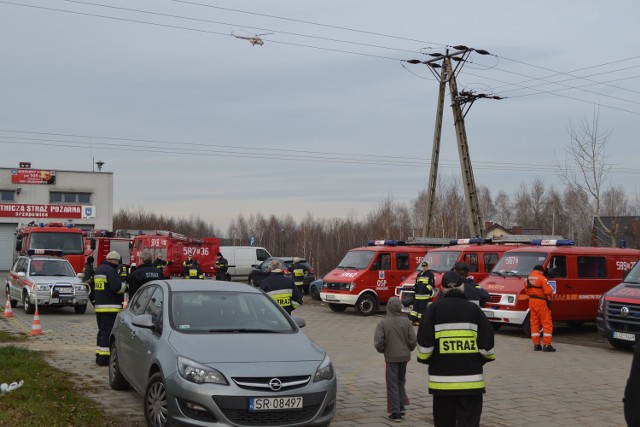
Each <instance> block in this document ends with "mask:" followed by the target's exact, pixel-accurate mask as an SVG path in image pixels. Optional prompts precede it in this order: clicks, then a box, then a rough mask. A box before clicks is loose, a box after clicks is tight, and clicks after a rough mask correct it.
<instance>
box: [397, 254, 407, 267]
mask: <svg viewBox="0 0 640 427" xmlns="http://www.w3.org/2000/svg"><path fill="white" fill-rule="evenodd" d="M396 268H397V269H398V270H409V254H397V255H396Z"/></svg>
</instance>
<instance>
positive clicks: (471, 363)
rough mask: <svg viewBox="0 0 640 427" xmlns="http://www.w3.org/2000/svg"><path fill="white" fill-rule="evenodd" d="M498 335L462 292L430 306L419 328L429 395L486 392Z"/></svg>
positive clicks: (457, 291)
mask: <svg viewBox="0 0 640 427" xmlns="http://www.w3.org/2000/svg"><path fill="white" fill-rule="evenodd" d="M493 347H494V333H493V327H492V326H491V323H490V322H489V320H488V319H487V317H486V316H485V315H484V313H483V312H482V310H481V309H480V307H478V306H477V305H475V304H473V303H472V302H470V301H468V300H467V299H466V297H465V295H464V293H463V292H462V291H460V290H458V289H453V290H450V291H448V292H446V293H445V294H444V295H443V297H442V298H440V299H439V300H438V301H436V302H435V303H432V304H431V305H429V307H427V310H426V311H425V312H424V315H423V316H422V320H421V322H420V327H419V328H418V362H420V363H426V364H428V365H429V382H428V385H429V393H431V394H438V395H468V394H482V393H484V392H485V383H484V377H483V368H482V366H483V365H484V363H486V362H489V361H492V360H494V359H495V354H494V349H493Z"/></svg>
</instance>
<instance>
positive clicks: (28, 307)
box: [22, 292, 36, 314]
mask: <svg viewBox="0 0 640 427" xmlns="http://www.w3.org/2000/svg"><path fill="white" fill-rule="evenodd" d="M22 305H24V312H25V313H27V314H33V313H35V312H36V306H35V305H34V304H31V300H30V299H29V295H28V294H27V293H26V292H25V293H24V294H22Z"/></svg>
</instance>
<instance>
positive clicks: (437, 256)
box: [396, 238, 531, 312]
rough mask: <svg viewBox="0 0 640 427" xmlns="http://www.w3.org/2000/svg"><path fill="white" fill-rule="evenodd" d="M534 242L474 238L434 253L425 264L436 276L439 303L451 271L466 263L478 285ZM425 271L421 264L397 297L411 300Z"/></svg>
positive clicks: (406, 280) (432, 252) (404, 308)
mask: <svg viewBox="0 0 640 427" xmlns="http://www.w3.org/2000/svg"><path fill="white" fill-rule="evenodd" d="M530 242H531V239H514V240H506V239H503V240H500V241H496V242H495V243H494V241H493V240H492V239H483V238H472V239H456V240H451V241H449V245H448V246H445V247H441V248H434V249H430V250H429V252H428V253H427V255H426V256H425V261H427V262H428V263H429V269H430V270H431V271H432V272H433V277H434V279H435V286H436V295H435V296H434V300H435V299H437V295H438V292H439V290H440V289H441V286H440V285H441V283H440V282H441V280H442V276H443V275H444V273H446V272H447V271H450V270H451V269H452V268H453V266H454V264H455V263H457V262H464V263H465V264H467V265H468V266H469V277H472V278H473V280H474V281H475V282H476V283H480V281H481V280H482V279H484V278H485V277H487V276H488V275H489V272H490V271H491V269H492V268H493V267H494V266H495V265H496V263H497V262H498V260H499V259H500V258H501V257H502V254H504V253H505V252H506V251H508V250H511V249H513V248H514V247H515V246H514V245H517V244H527V243H530ZM420 271H421V267H420V265H419V264H418V267H417V268H416V271H414V272H413V273H412V274H411V275H409V276H408V277H407V278H406V279H405V280H404V281H403V282H402V283H401V284H400V286H398V288H396V295H398V296H399V297H400V298H401V299H405V298H410V295H411V294H413V287H414V286H415V283H416V278H417V277H418V272H420ZM403 311H404V312H410V311H411V306H408V307H403Z"/></svg>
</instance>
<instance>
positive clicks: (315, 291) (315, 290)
mask: <svg viewBox="0 0 640 427" xmlns="http://www.w3.org/2000/svg"><path fill="white" fill-rule="evenodd" d="M309 294H310V295H311V299H320V290H319V289H318V287H317V286H311V287H310V288H309Z"/></svg>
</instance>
